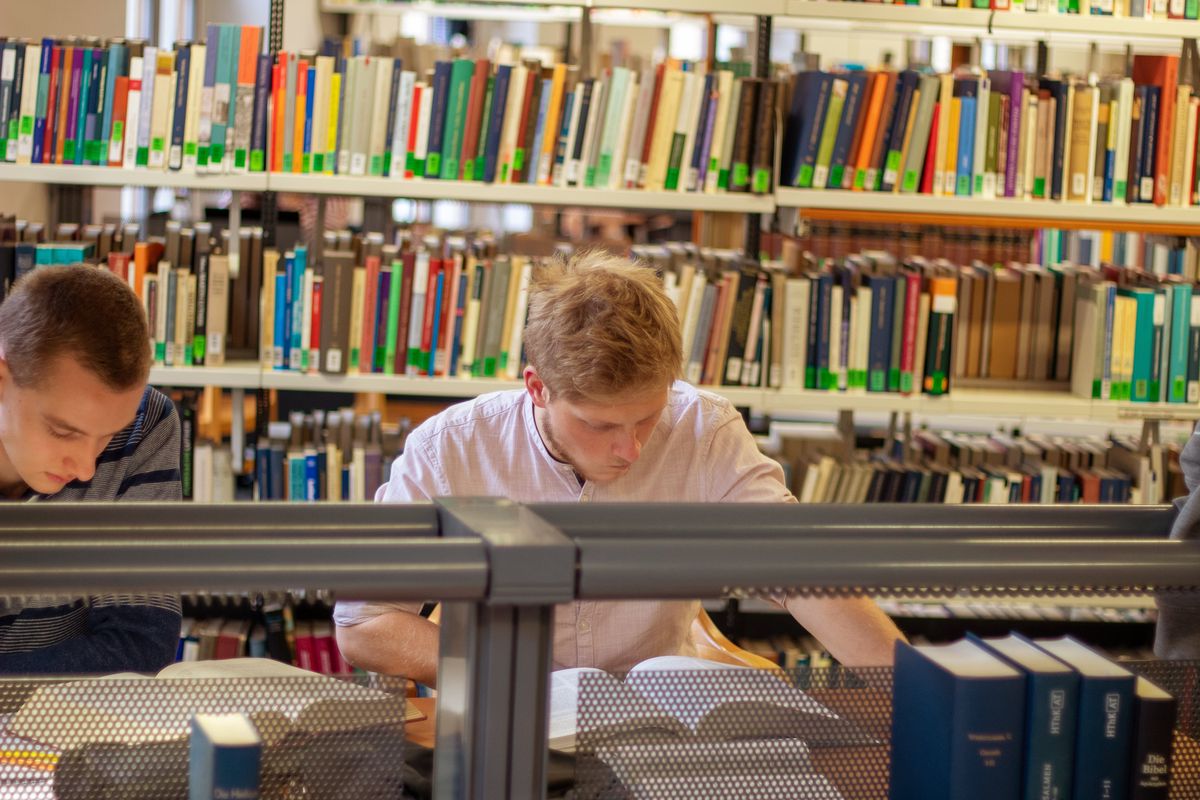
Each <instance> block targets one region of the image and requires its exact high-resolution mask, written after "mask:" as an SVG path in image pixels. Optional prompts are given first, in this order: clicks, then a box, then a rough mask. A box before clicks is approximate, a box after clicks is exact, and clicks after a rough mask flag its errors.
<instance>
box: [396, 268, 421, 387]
mask: <svg viewBox="0 0 1200 800" xmlns="http://www.w3.org/2000/svg"><path fill="white" fill-rule="evenodd" d="M416 256H417V257H416V266H415V268H414V270H413V287H412V312H411V313H412V315H411V317H410V318H409V322H408V349H412V348H413V347H416V348H418V349H419V348H420V347H421V331H422V329H423V328H424V325H425V294H426V288H427V287H428V285H429V251H428V250H418V251H417V254H416ZM398 345H399V343H397V346H398ZM405 372H406V374H408V375H416V374H418V372H419V370H418V368H417V366H416V365H415V364H409V365H408V366H407V367H406V369H405Z"/></svg>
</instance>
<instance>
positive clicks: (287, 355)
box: [275, 252, 296, 369]
mask: <svg viewBox="0 0 1200 800" xmlns="http://www.w3.org/2000/svg"><path fill="white" fill-rule="evenodd" d="M284 271H285V275H286V277H287V285H286V287H285V289H284V293H283V295H277V296H276V298H275V306H276V308H278V307H279V298H280V297H282V298H283V364H282V365H281V366H280V369H290V368H291V365H292V328H293V327H294V326H295V322H296V312H295V311H294V310H293V307H294V306H295V305H296V254H295V253H294V252H292V253H288V254H287V255H286V256H284Z"/></svg>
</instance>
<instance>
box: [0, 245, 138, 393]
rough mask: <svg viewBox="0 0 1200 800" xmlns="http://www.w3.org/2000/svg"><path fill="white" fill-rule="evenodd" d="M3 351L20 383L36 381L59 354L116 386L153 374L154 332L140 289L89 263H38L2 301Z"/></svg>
mask: <svg viewBox="0 0 1200 800" xmlns="http://www.w3.org/2000/svg"><path fill="white" fill-rule="evenodd" d="M0 350H3V354H4V359H5V361H7V362H8V368H9V371H10V372H11V373H12V376H13V380H14V381H16V383H17V384H18V385H20V386H34V385H37V383H38V382H39V381H40V380H41V379H42V377H43V375H44V371H45V370H46V368H47V367H48V366H49V365H50V364H51V363H53V361H54V359H55V358H57V357H58V356H60V355H70V356H72V357H73V358H75V359H76V360H77V361H78V362H79V363H80V364H81V365H82V366H84V367H86V368H87V369H90V370H91V371H92V372H93V373H95V374H96V376H97V377H98V378H100V380H101V381H103V382H104V383H105V384H106V385H107V386H108V387H109V388H111V389H113V390H116V391H121V390H125V389H131V388H133V387H134V386H136V385H138V384H139V383H142V384H144V383H145V382H146V380H147V378H148V377H149V375H150V332H149V328H148V327H147V325H146V315H145V312H144V311H143V310H142V304H141V302H140V301H139V300H138V298H137V295H135V294H134V293H133V291H132V290H131V289H130V288H129V286H127V285H126V284H125V282H124V281H122V280H121V279H120V278H118V277H117V276H116V275H114V274H113V273H111V272H109V271H108V270H106V269H101V268H97V267H91V266H87V265H85V264H80V265H76V266H69V267H40V268H38V269H36V270H34V271H33V272H32V273H30V274H29V275H27V276H25V277H24V278H22V279H21V280H20V281H18V282H17V283H16V284H15V285H14V286H13V288H12V291H11V292H10V294H9V296H8V298H7V299H6V300H5V301H4V302H3V303H2V304H0Z"/></svg>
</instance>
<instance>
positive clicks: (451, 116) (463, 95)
mask: <svg viewBox="0 0 1200 800" xmlns="http://www.w3.org/2000/svg"><path fill="white" fill-rule="evenodd" d="M474 76H475V62H474V61H471V60H470V59H466V58H460V59H457V60H455V62H454V64H453V66H451V68H450V97H449V102H448V103H447V107H446V125H445V131H444V133H443V135H442V165H441V167H442V168H441V171H440V177H441V179H442V180H444V181H456V180H458V179H459V177H460V176H461V174H462V164H461V162H460V160H459V157H460V155H461V153H462V146H463V135H464V133H465V132H466V127H467V102H468V101H469V100H470V95H471V79H472V78H473V77H474Z"/></svg>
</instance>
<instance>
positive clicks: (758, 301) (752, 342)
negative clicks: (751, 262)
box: [736, 275, 767, 386]
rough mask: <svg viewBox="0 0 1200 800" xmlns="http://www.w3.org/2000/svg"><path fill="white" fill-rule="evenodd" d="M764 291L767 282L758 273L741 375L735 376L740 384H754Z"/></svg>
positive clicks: (743, 352) (765, 291)
mask: <svg viewBox="0 0 1200 800" xmlns="http://www.w3.org/2000/svg"><path fill="white" fill-rule="evenodd" d="M766 293H767V282H766V280H764V279H763V277H762V276H761V275H760V276H759V278H758V280H757V281H756V282H755V284H754V299H753V300H752V301H751V302H750V327H749V329H748V331H747V333H746V345H745V347H744V348H743V349H742V370H741V375H739V376H736V377H737V379H738V382H739V383H741V385H742V386H753V385H754V362H755V359H756V358H757V356H758V341H759V339H760V338H762V315H763V301H764V299H765V298H766Z"/></svg>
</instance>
